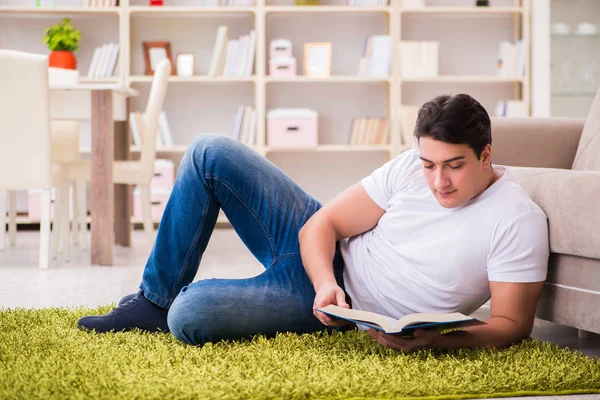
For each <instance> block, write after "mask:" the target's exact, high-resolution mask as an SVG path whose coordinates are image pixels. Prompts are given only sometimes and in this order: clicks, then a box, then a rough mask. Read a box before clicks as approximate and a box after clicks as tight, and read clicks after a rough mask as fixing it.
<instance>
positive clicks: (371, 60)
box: [358, 35, 392, 78]
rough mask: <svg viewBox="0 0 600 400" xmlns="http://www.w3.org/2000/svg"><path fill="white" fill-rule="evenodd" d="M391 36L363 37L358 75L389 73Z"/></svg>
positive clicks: (380, 76) (382, 74) (381, 75)
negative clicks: (363, 43)
mask: <svg viewBox="0 0 600 400" xmlns="http://www.w3.org/2000/svg"><path fill="white" fill-rule="evenodd" d="M391 54H392V37H391V36H389V35H371V36H367V37H366V38H365V45H364V47H363V53H362V57H361V58H360V64H359V67H358V76H369V77H378V78H382V77H387V76H389V74H390V59H391Z"/></svg>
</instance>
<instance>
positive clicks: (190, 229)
mask: <svg viewBox="0 0 600 400" xmlns="http://www.w3.org/2000/svg"><path fill="white" fill-rule="evenodd" d="M320 208H321V204H320V203H319V202H318V201H317V200H315V199H314V198H313V197H311V196H310V195H308V194H307V193H305V192H304V191H303V190H302V189H301V188H300V187H299V186H298V185H297V184H296V183H295V182H294V181H292V179H290V178H289V177H288V176H287V175H286V174H285V173H284V172H283V171H281V170H280V169H279V168H278V167H276V166H275V165H274V164H273V163H271V162H270V161H269V160H267V159H266V158H264V157H262V156H261V155H259V154H258V153H256V152H255V151H253V150H252V149H250V148H249V147H247V146H246V145H244V144H241V143H239V142H237V141H235V140H233V139H231V138H228V137H226V136H222V135H208V134H207V135H201V136H200V137H198V138H196V139H195V140H194V141H193V142H192V144H191V145H190V146H189V148H188V150H187V152H186V153H185V155H184V157H183V160H182V162H181V165H180V168H179V171H178V173H177V179H176V181H175V186H174V188H173V192H172V193H171V196H170V198H169V201H168V203H167V205H166V208H165V211H164V214H163V217H162V220H161V222H160V226H159V229H158V233H157V237H156V241H155V243H154V247H153V248H152V251H151V253H150V256H149V259H148V262H147V264H146V268H145V270H144V275H143V278H142V283H141V285H140V288H141V289H142V290H143V291H144V296H146V298H148V299H149V300H150V301H152V302H153V303H155V304H157V305H159V306H161V307H164V308H169V312H168V319H167V320H168V324H169V329H170V330H171V332H172V333H173V335H174V336H175V337H177V338H178V339H180V340H182V341H184V342H186V343H189V344H204V343H206V342H215V341H219V340H222V339H238V338H243V337H249V336H252V335H255V334H264V335H267V336H273V335H275V333H277V332H297V333H307V332H315V331H319V330H323V329H325V328H326V327H325V326H324V325H323V324H321V322H320V321H319V320H318V319H317V318H316V317H315V316H314V315H313V310H312V306H313V302H314V297H315V292H314V289H313V286H312V284H311V282H310V280H309V278H308V275H307V274H306V271H305V270H304V266H303V264H302V259H301V257H300V246H299V243H298V233H299V232H300V228H302V226H303V225H304V224H305V223H306V221H308V219H309V218H310V217H311V216H312V215H313V214H314V213H315V212H316V211H317V210H319V209H320ZM219 209H223V212H224V213H225V215H226V216H227V218H228V220H229V222H230V223H231V225H232V227H233V229H234V230H235V231H236V233H237V234H238V235H239V236H240V238H241V239H242V241H243V242H244V244H245V245H246V246H247V247H248V249H249V250H250V251H251V252H252V254H253V255H254V256H255V257H256V258H257V259H258V260H259V261H260V263H261V264H262V265H263V266H264V267H265V271H264V272H263V273H262V274H260V275H259V276H256V277H253V278H249V279H206V280H201V281H198V282H194V283H192V280H193V279H194V277H195V276H196V272H197V270H198V267H199V264H200V261H201V259H202V254H203V253H204V250H205V249H206V246H207V244H208V241H209V239H210V236H211V234H212V232H213V229H214V227H215V224H216V221H217V216H218V214H219ZM332 265H333V270H334V275H335V278H336V280H337V282H338V284H339V285H340V286H341V287H342V288H343V287H344V286H343V280H342V271H343V266H344V263H343V259H342V256H341V253H340V252H339V248H338V247H337V246H336V252H335V256H334V259H333V260H332Z"/></svg>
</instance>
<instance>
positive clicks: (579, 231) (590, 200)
mask: <svg viewBox="0 0 600 400" xmlns="http://www.w3.org/2000/svg"><path fill="white" fill-rule="evenodd" d="M508 170H509V172H510V174H511V176H512V177H513V179H514V180H515V181H516V182H517V183H518V184H520V185H521V186H522V187H523V188H524V189H525V190H526V191H527V192H528V193H529V196H530V197H531V199H532V200H533V201H534V202H535V203H536V204H537V205H539V206H540V208H541V209H542V210H543V211H544V212H545V213H546V215H547V216H548V231H549V235H550V251H551V252H552V253H559V254H568V255H573V256H579V257H587V258H595V259H600V246H598V243H600V229H598V227H599V226H600V212H599V207H600V206H599V205H598V199H599V198H600V172H598V171H571V170H564V169H554V168H529V167H509V168H508Z"/></svg>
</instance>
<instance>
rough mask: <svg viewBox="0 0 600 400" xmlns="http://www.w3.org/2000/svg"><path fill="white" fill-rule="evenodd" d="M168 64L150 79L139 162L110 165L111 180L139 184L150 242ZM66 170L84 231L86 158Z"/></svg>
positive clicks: (88, 171)
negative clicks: (153, 183)
mask: <svg viewBox="0 0 600 400" xmlns="http://www.w3.org/2000/svg"><path fill="white" fill-rule="evenodd" d="M170 74H171V63H170V62H169V60H167V59H165V60H162V61H161V62H159V63H158V65H157V67H156V70H155V72H154V78H153V80H152V87H151V88H150V94H149V96H148V103H147V104H146V111H145V114H144V119H143V125H144V126H143V127H141V128H142V129H141V132H140V134H141V136H142V141H143V142H142V149H141V154H140V160H139V161H115V162H114V164H113V180H114V183H118V184H127V185H138V187H139V189H140V195H141V201H142V211H143V216H144V230H145V231H146V233H147V236H148V240H149V241H150V243H152V242H153V241H154V222H153V221H152V204H151V198H150V181H151V180H152V177H153V176H154V161H155V159H156V135H157V132H158V119H159V116H160V112H161V110H162V107H163V103H164V99H165V94H166V92H167V84H168V79H169V75H170ZM63 165H64V166H65V167H66V170H67V178H68V179H69V180H70V181H74V182H75V188H76V190H75V192H76V197H77V203H78V206H77V207H76V208H77V209H78V214H79V218H78V224H79V227H78V231H79V232H81V233H82V234H85V233H86V230H87V229H86V228H87V226H86V216H87V212H86V206H85V205H86V182H87V181H89V180H90V176H91V168H90V163H89V162H87V161H75V162H66V163H65V164H63ZM86 240H87V238H86V237H85V236H82V237H81V242H82V246H85V241H86Z"/></svg>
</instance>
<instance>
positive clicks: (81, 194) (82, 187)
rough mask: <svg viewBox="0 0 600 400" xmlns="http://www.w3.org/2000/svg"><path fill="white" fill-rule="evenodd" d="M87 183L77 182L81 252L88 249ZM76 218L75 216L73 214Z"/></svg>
mask: <svg viewBox="0 0 600 400" xmlns="http://www.w3.org/2000/svg"><path fill="white" fill-rule="evenodd" d="M86 186H87V182H86V181H77V183H76V188H77V202H78V203H79V204H78V205H77V208H78V210H79V213H78V214H77V217H76V218H79V234H80V235H81V237H80V239H81V250H87V248H88V234H87V193H86ZM73 216H74V218H75V214H73Z"/></svg>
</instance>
